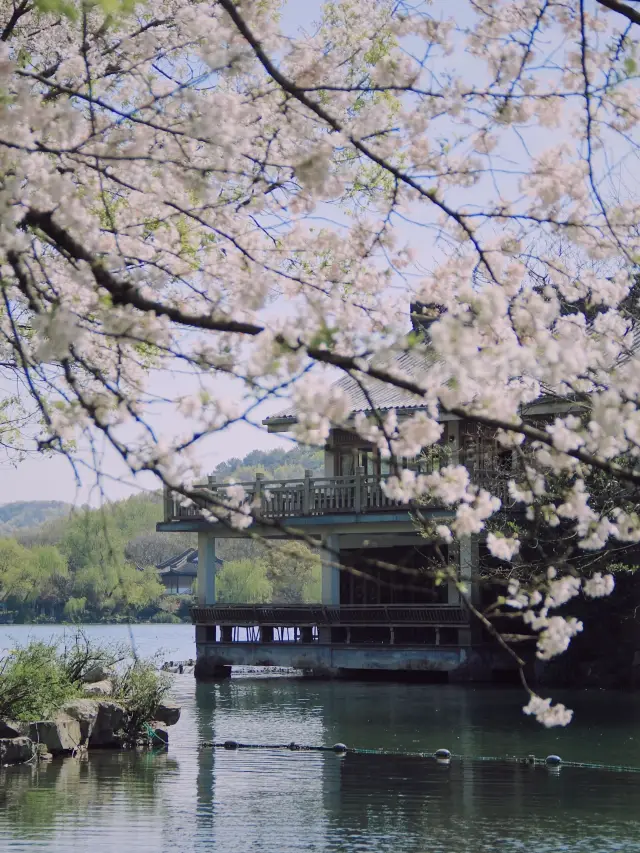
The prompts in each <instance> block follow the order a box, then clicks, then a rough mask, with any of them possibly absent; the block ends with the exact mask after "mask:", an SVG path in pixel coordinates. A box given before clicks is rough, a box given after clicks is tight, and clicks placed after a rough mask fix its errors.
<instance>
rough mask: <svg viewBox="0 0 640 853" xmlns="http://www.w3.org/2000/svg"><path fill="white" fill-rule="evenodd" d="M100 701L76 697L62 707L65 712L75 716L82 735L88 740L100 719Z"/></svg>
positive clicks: (83, 739) (83, 738)
mask: <svg viewBox="0 0 640 853" xmlns="http://www.w3.org/2000/svg"><path fill="white" fill-rule="evenodd" d="M99 709H100V702H99V701H98V700H97V699H74V700H73V701H71V702H67V703H66V704H65V705H63V706H62V708H61V709H60V710H61V712H62V713H63V714H66V715H67V716H69V717H73V719H74V720H77V721H78V723H79V724H80V737H81V738H82V742H83V743H84V742H86V741H87V740H88V739H89V738H90V737H91V735H92V734H93V730H94V728H95V725H96V721H97V719H98V711H99Z"/></svg>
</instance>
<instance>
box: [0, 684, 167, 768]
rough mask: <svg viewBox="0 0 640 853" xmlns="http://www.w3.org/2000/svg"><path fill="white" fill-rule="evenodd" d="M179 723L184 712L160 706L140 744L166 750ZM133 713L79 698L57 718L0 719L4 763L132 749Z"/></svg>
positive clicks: (0, 760)
mask: <svg viewBox="0 0 640 853" xmlns="http://www.w3.org/2000/svg"><path fill="white" fill-rule="evenodd" d="M179 719H180V708H179V707H178V706H177V705H176V704H174V703H173V702H169V701H167V702H162V703H161V704H160V705H158V707H157V708H156V710H155V711H154V714H153V719H152V720H149V721H148V723H147V726H148V729H147V731H146V732H143V733H142V736H141V737H139V738H138V741H137V743H138V745H145V744H146V745H148V746H152V747H153V746H156V747H157V746H158V745H159V744H160V743H162V744H163V745H164V746H165V747H167V746H168V744H169V733H168V731H167V728H168V727H169V726H172V725H175V724H176V723H177V722H178V720H179ZM129 722H130V714H129V711H128V710H127V708H126V707H125V706H124V705H121V704H120V703H119V702H115V701H113V700H112V699H106V698H105V699H99V698H97V697H96V698H79V699H73V700H71V701H69V702H66V703H65V704H64V705H63V706H62V707H61V708H60V711H59V712H58V714H56V716H55V718H53V719H51V720H35V721H33V722H28V723H27V722H21V721H15V720H3V719H0V735H2V736H0V764H3V765H8V764H23V763H24V762H25V761H31V760H32V759H34V758H37V759H42V758H46V759H49V758H51V757H52V756H61V755H69V754H77V753H78V752H79V751H82V752H83V753H84V752H86V750H87V748H89V749H92V748H95V749H121V748H122V747H124V746H127V745H132V744H131V743H130V741H129V738H128V737H127V734H126V732H127V726H128V724H129Z"/></svg>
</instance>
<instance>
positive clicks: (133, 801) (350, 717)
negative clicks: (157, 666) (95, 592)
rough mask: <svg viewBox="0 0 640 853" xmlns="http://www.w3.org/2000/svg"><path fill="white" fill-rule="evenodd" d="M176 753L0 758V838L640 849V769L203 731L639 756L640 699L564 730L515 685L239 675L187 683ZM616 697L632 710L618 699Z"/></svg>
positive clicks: (583, 699) (581, 706)
mask: <svg viewBox="0 0 640 853" xmlns="http://www.w3.org/2000/svg"><path fill="white" fill-rule="evenodd" d="M176 698H177V699H178V701H179V702H180V704H181V705H182V709H183V712H182V718H181V720H180V723H179V724H178V726H176V727H175V728H174V729H173V730H172V731H171V746H170V751H169V753H166V754H161V755H152V754H148V753H145V754H141V755H135V754H131V753H116V754H113V753H95V754H94V755H92V756H91V758H90V759H89V760H88V761H86V762H81V761H76V760H74V759H66V760H65V761H54V762H52V763H50V764H45V765H40V766H39V767H35V768H32V767H20V768H9V769H2V770H0V850H1V851H5V850H7V851H27V850H28V851H34V850H37V851H42V853H67V851H69V850H90V851H91V853H102V851H115V850H117V851H119V850H120V849H121V850H122V851H126V850H130V849H134V848H135V849H138V850H140V851H141V853H151V851H154V853H155V851H165V850H175V851H176V853H183V851H184V853H195V851H197V852H198V853H201V851H220V853H223V851H224V853H236V851H237V853H240V851H242V853H245V852H246V851H252V853H262V852H263V851H264V853H280V851H283V853H300V851H303V850H304V851H307V850H310V851H322V853H360V851H363V853H364V851H365V850H366V851H367V853H372V851H373V853H391V851H394V853H395V851H398V853H403V851H408V852H409V853H414V851H415V853H426V851H428V853H445V851H446V853H467V851H468V853H476V851H481V852H482V851H494V850H508V851H514V853H515V851H521V850H527V851H540V853H551V851H554V853H555V851H564V852H565V853H582V851H588V853H608V851H613V850H618V851H640V822H639V820H638V813H639V812H640V809H639V808H638V804H639V803H640V774H623V773H618V772H597V771H590V770H581V769H572V768H567V767H564V768H562V770H561V771H560V772H559V774H552V773H550V772H549V771H548V770H547V769H546V768H544V767H535V768H532V767H529V766H526V765H515V764H507V763H494V762H481V761H476V760H465V761H453V762H452V764H451V765H450V766H449V767H442V766H438V765H436V764H435V763H433V762H432V761H428V760H425V759H420V758H416V757H412V756H407V755H404V756H402V755H400V756H378V755H351V754H350V755H347V756H346V757H342V758H341V757H340V756H338V755H336V754H334V753H304V752H290V751H287V750H269V749H266V750H251V751H249V750H247V751H244V750H240V751H237V752H232V751H226V750H215V751H214V750H212V749H203V750H198V743H199V742H201V741H211V740H216V741H222V740H226V739H230V738H233V739H237V740H242V741H245V742H254V743H289V742H290V741H292V740H293V741H296V742H298V743H318V744H332V743H335V742H337V741H343V742H345V743H347V744H349V745H352V746H357V747H361V748H369V749H373V748H379V749H380V748H381V749H385V750H389V751H393V752H397V753H403V752H404V753H406V752H415V751H432V750H434V749H436V748H438V747H448V748H449V749H451V750H452V751H453V752H455V753H463V754H465V755H467V756H481V755H484V756H488V755H505V754H514V755H521V756H524V755H527V754H528V753H531V752H533V753H535V754H537V755H539V756H544V755H546V754H548V753H550V752H557V753H559V754H560V755H562V756H563V757H564V758H566V759H575V760H588V761H600V762H607V763H624V764H635V765H638V766H640V744H639V743H638V741H637V739H636V737H637V736H636V731H637V719H638V711H639V710H640V700H639V698H638V697H634V696H627V695H623V694H604V693H602V694H600V693H595V694H583V695H581V694H575V695H573V696H567V697H562V698H563V699H564V700H565V701H567V702H568V703H569V704H572V706H573V707H574V708H575V709H576V721H575V724H574V725H572V726H571V727H570V728H569V729H567V730H563V731H560V732H558V731H553V730H552V731H546V730H544V729H541V728H540V727H538V726H536V725H535V723H533V722H532V721H531V720H530V719H528V718H525V717H523V716H522V714H521V713H520V711H519V709H520V707H521V705H522V696H521V694H520V693H519V692H518V691H514V690H508V689H495V688H482V689H467V688H461V687H448V686H442V685H432V686H427V685H425V686H421V685H415V684H414V685H402V684H354V683H344V682H321V681H315V682H314V681H292V680H288V679H265V680H259V681H258V680H250V679H232V680H231V681H230V682H223V683H220V684H212V685H198V686H196V685H195V684H194V682H193V679H192V678H191V677H190V676H184V677H182V678H179V679H178V681H177V682H176ZM612 709H615V713H613V712H612Z"/></svg>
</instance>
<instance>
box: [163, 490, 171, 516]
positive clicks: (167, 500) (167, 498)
mask: <svg viewBox="0 0 640 853" xmlns="http://www.w3.org/2000/svg"><path fill="white" fill-rule="evenodd" d="M164 520H165V521H173V492H172V491H171V489H170V488H169V486H165V487H164Z"/></svg>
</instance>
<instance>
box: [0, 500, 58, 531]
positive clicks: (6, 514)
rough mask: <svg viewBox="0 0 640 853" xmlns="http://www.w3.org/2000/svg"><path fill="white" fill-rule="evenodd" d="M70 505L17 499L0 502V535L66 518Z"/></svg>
mask: <svg viewBox="0 0 640 853" xmlns="http://www.w3.org/2000/svg"><path fill="white" fill-rule="evenodd" d="M71 509H72V505H71V504H68V503H65V502H64V501H18V502H16V503H8V504H0V536H11V535H12V534H13V533H15V532H16V531H18V530H24V529H26V528H29V527H38V526H39V525H41V524H45V523H46V522H49V521H55V520H56V519H59V518H66V516H68V515H69V513H70V512H71Z"/></svg>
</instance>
